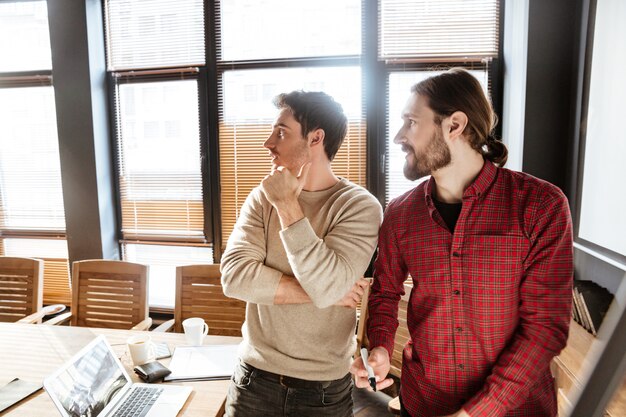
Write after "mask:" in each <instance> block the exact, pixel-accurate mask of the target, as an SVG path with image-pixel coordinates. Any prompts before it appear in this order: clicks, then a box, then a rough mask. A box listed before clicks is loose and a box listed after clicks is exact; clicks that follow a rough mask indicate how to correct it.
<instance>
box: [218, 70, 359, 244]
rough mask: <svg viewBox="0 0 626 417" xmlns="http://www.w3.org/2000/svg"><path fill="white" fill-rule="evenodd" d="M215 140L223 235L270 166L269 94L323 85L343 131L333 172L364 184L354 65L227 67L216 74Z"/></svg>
mask: <svg viewBox="0 0 626 417" xmlns="http://www.w3.org/2000/svg"><path fill="white" fill-rule="evenodd" d="M220 81H221V82H220V86H221V88H220V94H219V103H220V104H219V112H220V125H219V138H220V142H219V146H220V183H221V204H222V239H223V241H224V242H226V241H227V240H228V237H229V236H230V233H231V232H232V229H233V226H234V224H235V222H236V220H237V217H238V215H239V210H240V208H241V205H242V204H243V202H244V201H245V199H246V197H247V196H248V194H249V193H250V191H251V190H252V189H253V188H254V187H256V186H257V185H258V184H259V183H260V181H261V180H262V179H263V177H264V176H265V175H267V173H268V172H269V170H270V169H271V163H270V159H269V157H268V153H267V150H266V149H265V148H263V142H264V141H265V139H266V138H267V137H268V135H269V134H270V132H271V126H272V122H273V121H274V119H275V117H276V115H277V113H278V111H277V110H276V108H275V107H274V106H273V104H272V98H273V97H274V96H275V95H277V94H279V93H281V92H289V91H293V90H295V89H304V90H309V91H325V92H327V93H328V94H330V95H331V96H333V98H334V99H335V100H336V101H338V102H339V103H340V104H342V106H343V109H344V112H345V113H346V116H347V117H348V120H349V127H348V134H347V137H346V139H345V141H344V142H343V144H342V146H341V148H340V149H339V152H338V153H337V155H336V156H335V159H334V161H333V169H334V171H335V173H336V174H337V175H339V176H341V177H345V178H347V179H349V180H350V181H353V182H355V183H357V184H360V185H362V186H365V174H366V172H365V168H366V166H365V165H366V140H365V117H364V110H363V105H362V99H361V72H360V69H359V68H358V67H336V68H335V67H311V68H281V69H258V70H234V71H226V72H224V74H223V76H222V77H221V80H220Z"/></svg>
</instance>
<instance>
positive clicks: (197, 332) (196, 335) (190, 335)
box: [183, 317, 209, 346]
mask: <svg viewBox="0 0 626 417" xmlns="http://www.w3.org/2000/svg"><path fill="white" fill-rule="evenodd" d="M183 329H185V339H187V344H188V345H191V346H200V345H201V344H202V341H203V340H204V336H206V335H207V334H208V333H209V326H208V325H207V324H206V323H205V322H204V320H203V319H201V318H200V317H192V318H189V319H186V320H183Z"/></svg>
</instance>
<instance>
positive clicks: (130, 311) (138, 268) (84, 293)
mask: <svg viewBox="0 0 626 417" xmlns="http://www.w3.org/2000/svg"><path fill="white" fill-rule="evenodd" d="M147 317H148V267H147V266H146V265H141V264H136V263H132V262H125V261H112V260H100V259H98V260H87V261H77V262H74V263H73V264H72V319H71V324H72V326H87V327H108V328H114V329H130V328H131V327H133V326H134V325H136V324H137V323H139V322H141V321H143V320H144V319H146V318H147Z"/></svg>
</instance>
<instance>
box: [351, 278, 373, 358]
mask: <svg viewBox="0 0 626 417" xmlns="http://www.w3.org/2000/svg"><path fill="white" fill-rule="evenodd" d="M365 279H367V280H368V281H369V282H370V285H368V286H367V287H366V288H365V290H364V291H363V297H361V303H360V304H359V305H358V306H357V315H356V319H357V326H356V352H355V353H354V357H355V358H356V357H358V356H359V355H360V354H361V347H363V346H365V347H367V346H368V345H369V343H368V341H367V332H366V328H367V302H368V299H369V296H370V286H371V285H372V278H365Z"/></svg>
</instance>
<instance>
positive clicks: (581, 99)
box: [568, 0, 626, 269]
mask: <svg viewBox="0 0 626 417" xmlns="http://www.w3.org/2000/svg"><path fill="white" fill-rule="evenodd" d="M596 8H597V0H589V5H588V16H587V20H586V22H585V23H586V26H585V27H583V28H582V30H581V31H582V33H581V37H582V41H581V44H580V48H581V50H580V55H582V58H581V59H582V61H583V62H581V69H580V74H579V78H578V80H577V83H578V88H577V93H576V114H575V116H574V117H575V120H574V125H575V129H574V132H573V138H574V141H573V143H572V145H571V147H570V149H569V152H570V155H571V158H570V166H571V169H570V170H569V171H570V172H571V173H572V174H571V175H570V179H569V186H568V194H569V195H570V196H571V198H570V209H571V212H572V222H573V228H574V243H575V245H576V246H578V247H580V248H584V250H585V251H588V252H589V251H590V252H592V253H595V254H597V255H600V257H602V258H605V259H606V260H607V261H608V262H609V263H612V264H616V266H618V267H620V268H621V269H624V268H626V255H622V254H620V253H617V252H615V251H613V250H611V249H608V248H605V247H603V246H601V245H598V244H596V243H593V242H591V241H589V240H586V239H583V238H582V237H580V235H579V233H580V221H581V212H582V194H583V179H584V175H585V146H586V140H587V115H588V113H589V93H590V91H589V90H590V86H591V65H592V61H593V42H594V32H595V20H596ZM596 257H597V256H596Z"/></svg>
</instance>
